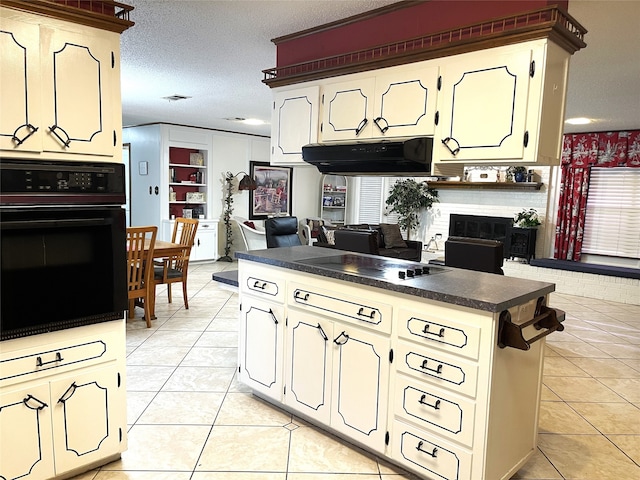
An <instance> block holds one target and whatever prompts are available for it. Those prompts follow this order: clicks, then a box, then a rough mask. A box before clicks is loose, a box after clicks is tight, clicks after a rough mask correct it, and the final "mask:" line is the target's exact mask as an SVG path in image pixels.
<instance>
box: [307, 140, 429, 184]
mask: <svg viewBox="0 0 640 480" xmlns="http://www.w3.org/2000/svg"><path fill="white" fill-rule="evenodd" d="M432 151H433V138H432V137H417V138H409V139H395V140H365V141H359V142H335V143H312V144H309V145H305V146H304V147H302V159H303V160H304V161H305V162H307V163H310V164H311V165H315V166H316V167H317V168H318V170H319V171H320V173H329V174H339V175H384V176H404V177H414V176H430V175H431V154H432Z"/></svg>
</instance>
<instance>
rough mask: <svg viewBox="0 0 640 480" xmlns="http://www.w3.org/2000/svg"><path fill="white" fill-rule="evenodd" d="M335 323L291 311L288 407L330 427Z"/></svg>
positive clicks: (287, 379) (288, 356)
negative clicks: (332, 341)
mask: <svg viewBox="0 0 640 480" xmlns="http://www.w3.org/2000/svg"><path fill="white" fill-rule="evenodd" d="M332 338H333V322H332V321H330V320H328V319H326V318H324V317H321V316H317V315H309V314H306V313H301V312H298V311H295V310H290V311H289V326H288V331H287V359H286V362H285V381H286V383H287V389H286V393H285V404H287V405H288V406H289V407H291V408H293V409H295V410H298V411H300V412H302V413H304V414H306V415H308V416H310V417H312V418H313V419H315V420H318V421H320V422H322V423H323V424H326V425H328V424H329V423H330V421H331V377H332V375H333V372H332V356H333V350H334V349H333V348H332V344H331V339H332Z"/></svg>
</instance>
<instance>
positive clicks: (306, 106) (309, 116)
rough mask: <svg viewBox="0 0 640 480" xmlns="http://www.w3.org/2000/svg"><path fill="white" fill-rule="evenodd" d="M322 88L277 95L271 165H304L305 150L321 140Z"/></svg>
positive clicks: (285, 92)
mask: <svg viewBox="0 0 640 480" xmlns="http://www.w3.org/2000/svg"><path fill="white" fill-rule="evenodd" d="M319 92H320V88H319V87H307V88H301V89H296V90H290V91H284V92H277V93H276V94H275V95H274V109H273V114H272V120H271V125H272V128H273V131H272V135H271V163H273V164H282V165H290V164H304V162H303V160H302V147H303V146H304V145H307V144H309V143H314V142H315V141H316V140H317V139H318V116H319V112H318V103H319V95H320V93H319Z"/></svg>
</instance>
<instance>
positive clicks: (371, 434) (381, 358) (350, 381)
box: [331, 326, 389, 451]
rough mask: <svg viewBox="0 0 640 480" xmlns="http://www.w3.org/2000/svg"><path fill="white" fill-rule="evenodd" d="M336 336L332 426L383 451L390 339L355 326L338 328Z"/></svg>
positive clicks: (334, 344)
mask: <svg viewBox="0 0 640 480" xmlns="http://www.w3.org/2000/svg"><path fill="white" fill-rule="evenodd" d="M343 328H344V330H342V329H343ZM341 330H342V331H341ZM333 336H334V338H333V339H332V340H333V346H334V361H333V387H332V390H333V399H334V400H333V405H334V411H333V412H332V414H331V426H332V427H333V428H335V429H336V430H338V431H341V432H343V433H346V434H348V435H349V436H351V437H353V438H356V439H357V440H358V441H361V442H363V443H366V444H367V445H369V446H370V447H371V448H374V449H376V450H378V451H384V435H385V430H386V412H387V391H388V388H389V387H388V383H387V382H388V378H389V340H388V339H387V338H384V337H382V336H381V335H377V334H375V333H369V332H366V331H363V330H360V329H357V328H352V327H346V328H345V327H337V326H336V328H335V330H334V335H333Z"/></svg>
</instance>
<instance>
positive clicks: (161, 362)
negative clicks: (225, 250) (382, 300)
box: [76, 263, 640, 480]
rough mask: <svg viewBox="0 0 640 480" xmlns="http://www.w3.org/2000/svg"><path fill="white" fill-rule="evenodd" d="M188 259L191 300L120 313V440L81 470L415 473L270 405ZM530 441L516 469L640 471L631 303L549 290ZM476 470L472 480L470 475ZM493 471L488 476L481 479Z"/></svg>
mask: <svg viewBox="0 0 640 480" xmlns="http://www.w3.org/2000/svg"><path fill="white" fill-rule="evenodd" d="M235 267H236V264H235V263H234V264H229V263H204V264H196V265H192V266H191V268H190V272H189V296H190V300H189V304H190V308H189V310H185V309H184V308H183V305H182V297H181V293H180V292H179V290H180V288H179V287H178V288H176V287H174V295H173V299H174V301H173V303H172V304H169V303H168V302H167V297H166V291H165V290H160V289H159V290H158V300H157V304H156V309H157V310H158V312H157V314H158V319H157V320H154V321H153V326H152V328H150V329H147V328H146V326H145V323H144V321H143V320H142V319H141V318H140V315H141V313H142V311H141V310H140V311H138V312H136V313H137V315H138V317H137V318H135V319H133V320H129V321H128V322H127V355H128V356H127V365H128V366H127V400H128V424H129V448H128V450H127V451H126V452H124V453H123V454H122V458H121V460H118V461H116V462H113V463H111V464H109V465H106V466H104V467H102V468H100V469H97V470H93V471H91V472H87V473H85V474H83V475H80V476H78V477H76V479H81V480H89V479H92V480H121V479H131V480H165V479H166V480H169V479H170V480H285V479H286V480H400V479H405V478H415V477H412V476H410V475H408V474H406V473H404V472H402V470H400V469H397V468H395V467H393V466H390V465H388V464H386V463H385V462H384V461H381V460H379V459H377V458H375V457H374V456H372V455H370V454H368V453H366V452H363V451H361V450H359V449H357V448H355V447H353V446H349V445H347V444H345V443H343V442H341V441H340V440H338V439H336V438H334V437H332V436H330V435H328V434H325V433H322V432H320V431H319V430H317V429H316V428H314V427H312V426H310V425H308V424H306V423H305V422H304V421H301V420H300V419H298V418H296V417H295V416H292V415H291V414H289V413H286V412H284V411H282V410H279V409H278V408H275V407H273V406H271V405H269V404H267V403H265V402H263V401H261V400H259V399H258V398H256V397H254V396H252V395H251V393H250V392H249V391H248V390H247V388H246V387H244V386H243V385H242V384H240V383H238V382H237V381H236V379H235V373H236V368H235V367H236V357H237V348H236V347H237V340H238V326H237V316H238V300H237V295H235V294H233V293H231V292H230V291H228V290H225V289H223V288H221V286H220V285H218V284H217V283H215V282H212V281H211V274H212V273H213V272H214V271H220V270H224V269H232V268H235ZM551 305H552V306H555V307H558V308H561V309H563V310H565V311H566V312H567V319H566V321H565V327H566V329H565V331H564V332H561V333H554V334H552V335H550V336H549V337H548V343H547V350H546V358H545V369H544V390H543V397H542V405H541V416H540V425H539V427H540V428H539V438H538V445H539V448H538V452H537V453H536V455H535V456H534V457H533V459H532V460H531V461H529V463H528V464H527V465H525V466H524V468H522V469H521V470H520V471H519V472H518V473H517V474H516V476H515V477H514V478H517V479H538V480H541V479H545V480H548V479H577V480H578V479H579V480H638V479H640V466H639V465H640V306H633V305H624V304H618V303H612V302H605V301H601V300H593V299H589V298H582V297H573V296H569V295H560V294H552V301H551ZM473 480H480V479H473ZM485 480H494V479H485Z"/></svg>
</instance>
